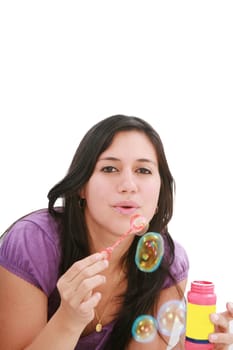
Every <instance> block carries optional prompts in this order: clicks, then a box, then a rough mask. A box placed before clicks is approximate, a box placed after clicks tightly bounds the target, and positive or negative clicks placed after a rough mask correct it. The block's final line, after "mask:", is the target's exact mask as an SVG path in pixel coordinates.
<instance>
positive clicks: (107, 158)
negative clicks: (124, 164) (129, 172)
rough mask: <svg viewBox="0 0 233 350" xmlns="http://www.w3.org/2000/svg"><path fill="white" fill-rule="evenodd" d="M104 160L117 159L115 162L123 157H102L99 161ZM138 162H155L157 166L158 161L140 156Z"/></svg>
mask: <svg viewBox="0 0 233 350" xmlns="http://www.w3.org/2000/svg"><path fill="white" fill-rule="evenodd" d="M103 160H112V161H115V162H120V161H121V159H119V158H116V157H104V158H100V159H99V161H103ZM136 162H141V163H150V164H154V165H155V166H157V165H158V164H157V162H154V161H153V160H151V159H148V158H138V159H136Z"/></svg>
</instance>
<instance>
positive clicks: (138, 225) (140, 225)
mask: <svg viewBox="0 0 233 350" xmlns="http://www.w3.org/2000/svg"><path fill="white" fill-rule="evenodd" d="M148 227H149V224H148V221H147V219H146V218H145V217H144V216H142V215H139V214H135V215H134V216H132V217H131V218H130V234H135V235H137V236H142V235H143V234H144V233H146V231H147V230H148Z"/></svg>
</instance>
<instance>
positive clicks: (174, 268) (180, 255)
mask: <svg viewBox="0 0 233 350" xmlns="http://www.w3.org/2000/svg"><path fill="white" fill-rule="evenodd" d="M173 242H174V260H173V262H172V264H171V266H170V273H171V275H172V276H173V277H174V279H175V280H176V282H177V283H179V282H181V281H182V280H184V279H187V277H188V271H189V258H188V255H187V252H186V249H185V248H184V247H183V245H182V244H181V243H179V242H178V241H176V240H173ZM166 253H167V247H165V254H166ZM173 284H174V282H173V281H172V280H171V279H170V278H169V277H168V278H167V279H166V281H165V284H164V288H167V287H170V286H171V285H173Z"/></svg>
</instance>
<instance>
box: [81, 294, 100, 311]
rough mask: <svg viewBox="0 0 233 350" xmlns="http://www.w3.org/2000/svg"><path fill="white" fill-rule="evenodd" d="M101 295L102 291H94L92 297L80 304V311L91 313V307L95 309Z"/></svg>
mask: <svg viewBox="0 0 233 350" xmlns="http://www.w3.org/2000/svg"><path fill="white" fill-rule="evenodd" d="M101 297H102V295H101V293H99V292H96V293H94V294H93V295H92V296H91V297H90V298H88V299H87V300H85V301H83V302H82V303H81V304H80V311H81V312H83V313H85V312H87V313H89V312H90V309H94V308H95V307H96V306H97V305H98V304H99V302H100V299H101Z"/></svg>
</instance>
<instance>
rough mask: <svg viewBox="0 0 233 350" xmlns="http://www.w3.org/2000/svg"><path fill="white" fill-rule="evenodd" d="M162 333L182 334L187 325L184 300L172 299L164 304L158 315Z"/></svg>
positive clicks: (158, 323) (168, 334)
mask: <svg viewBox="0 0 233 350" xmlns="http://www.w3.org/2000/svg"><path fill="white" fill-rule="evenodd" d="M157 325H158V330H159V331H160V333H162V334H164V335H167V336H171V335H172V333H173V332H175V333H176V334H179V335H181V334H182V333H184V331H185V325H186V305H185V302H184V301H183V300H182V301H181V300H170V301H168V302H166V303H165V304H163V305H162V306H161V308H160V309H159V312H158V315H157Z"/></svg>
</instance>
